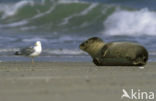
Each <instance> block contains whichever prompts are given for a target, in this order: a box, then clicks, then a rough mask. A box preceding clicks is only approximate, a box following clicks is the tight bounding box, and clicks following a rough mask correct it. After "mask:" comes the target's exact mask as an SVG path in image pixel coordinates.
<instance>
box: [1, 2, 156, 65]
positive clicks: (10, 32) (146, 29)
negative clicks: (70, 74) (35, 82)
mask: <svg viewBox="0 0 156 101" xmlns="http://www.w3.org/2000/svg"><path fill="white" fill-rule="evenodd" d="M155 5H156V1H155V0H141V1H140V0H1V1H0V61H30V58H27V57H22V56H15V55H14V53H15V52H16V51H17V50H19V49H20V48H23V47H26V46H29V45H32V44H33V43H34V42H35V41H38V40H39V41H41V42H42V47H43V52H42V54H41V55H40V57H37V58H35V60H36V61H73V62H76V61H79V62H83V61H84V62H85V61H91V57H90V56H89V55H88V54H87V53H85V52H83V51H81V50H80V49H79V44H80V43H81V42H83V41H84V40H86V39H88V38H90V37H94V36H97V37H100V38H102V39H103V40H104V41H105V42H111V41H130V42H136V43H139V44H141V45H143V46H144V47H145V48H146V49H147V50H148V52H149V61H156V45H155V43H156V11H155V10H156V6H155Z"/></svg>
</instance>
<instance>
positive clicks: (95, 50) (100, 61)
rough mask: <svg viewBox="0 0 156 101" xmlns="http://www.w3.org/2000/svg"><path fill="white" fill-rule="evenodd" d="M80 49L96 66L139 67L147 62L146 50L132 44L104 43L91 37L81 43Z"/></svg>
mask: <svg viewBox="0 0 156 101" xmlns="http://www.w3.org/2000/svg"><path fill="white" fill-rule="evenodd" d="M80 49H82V50H84V51H86V52H88V53H89V54H90V55H91V56H92V58H93V62H94V64H96V65H97V66H141V65H145V64H146V62H147V60H148V52H147V50H146V49H145V48H144V47H143V46H141V45H139V44H137V43H132V42H111V43H104V42H103V41H102V40H101V39H100V38H97V37H93V38H90V39H88V40H87V41H85V42H83V43H82V44H81V45H80Z"/></svg>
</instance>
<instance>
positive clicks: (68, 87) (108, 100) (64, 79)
mask: <svg viewBox="0 0 156 101" xmlns="http://www.w3.org/2000/svg"><path fill="white" fill-rule="evenodd" d="M155 65H156V63H148V64H147V65H146V66H144V69H140V68H139V67H128V66H127V67H126V66H123V67H120V66H114V67H113V66H102V67H97V66H95V65H94V64H92V63H89V62H84V63H83V62H38V63H35V64H31V63H29V62H4V63H3V62H2V63H0V98H1V100H2V101H121V95H122V89H123V88H124V89H126V90H129V89H134V90H138V89H140V90H142V91H149V90H150V91H154V90H155V89H156V86H155V84H156V79H155V77H156V68H155ZM125 100H127V99H125Z"/></svg>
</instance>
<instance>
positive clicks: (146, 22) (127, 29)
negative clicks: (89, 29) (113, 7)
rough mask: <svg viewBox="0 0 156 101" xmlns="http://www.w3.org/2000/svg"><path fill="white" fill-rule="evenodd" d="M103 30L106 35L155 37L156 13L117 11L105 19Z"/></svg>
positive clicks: (148, 11)
mask: <svg viewBox="0 0 156 101" xmlns="http://www.w3.org/2000/svg"><path fill="white" fill-rule="evenodd" d="M104 28H105V30H104V31H103V33H104V34H107V35H131V36H139V35H156V12H154V11H150V10H148V9H141V10H138V11H126V10H118V11H115V12H114V13H113V14H112V15H110V16H109V17H108V18H107V19H106V21H105V22H104Z"/></svg>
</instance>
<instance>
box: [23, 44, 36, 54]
mask: <svg viewBox="0 0 156 101" xmlns="http://www.w3.org/2000/svg"><path fill="white" fill-rule="evenodd" d="M33 52H35V50H34V46H30V47H26V48H23V49H21V54H22V55H26V56H29V55H30V54H32V53H33Z"/></svg>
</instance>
